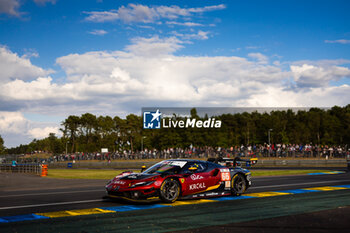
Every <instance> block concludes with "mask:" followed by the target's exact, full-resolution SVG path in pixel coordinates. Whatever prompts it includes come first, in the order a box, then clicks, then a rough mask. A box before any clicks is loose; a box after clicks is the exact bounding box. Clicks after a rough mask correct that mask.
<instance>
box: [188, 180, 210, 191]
mask: <svg viewBox="0 0 350 233" xmlns="http://www.w3.org/2000/svg"><path fill="white" fill-rule="evenodd" d="M203 188H206V186H205V183H204V182H202V183H196V184H191V185H190V190H195V189H203Z"/></svg>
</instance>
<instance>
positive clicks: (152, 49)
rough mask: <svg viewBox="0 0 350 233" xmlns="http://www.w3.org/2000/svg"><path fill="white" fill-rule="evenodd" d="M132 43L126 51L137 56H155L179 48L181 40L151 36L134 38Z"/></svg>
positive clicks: (170, 52) (172, 51)
mask: <svg viewBox="0 0 350 233" xmlns="http://www.w3.org/2000/svg"><path fill="white" fill-rule="evenodd" d="M132 42H133V44H131V45H129V46H127V47H126V49H125V50H126V51H128V52H130V53H132V54H133V55H137V56H147V57H157V56H163V55H168V54H172V53H174V52H176V51H177V50H179V49H181V48H182V47H183V46H182V45H181V44H182V42H181V41H180V40H178V39H177V38H175V37H169V38H164V39H161V38H159V37H158V36H153V37H151V38H135V39H133V40H132Z"/></svg>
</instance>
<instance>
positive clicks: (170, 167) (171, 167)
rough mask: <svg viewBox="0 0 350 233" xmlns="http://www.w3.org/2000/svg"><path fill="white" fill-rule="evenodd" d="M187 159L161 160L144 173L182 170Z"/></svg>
mask: <svg viewBox="0 0 350 233" xmlns="http://www.w3.org/2000/svg"><path fill="white" fill-rule="evenodd" d="M186 163H187V161H171V160H170V161H169V160H166V161H162V162H159V163H157V164H155V165H153V166H152V167H150V168H148V169H147V170H146V171H144V172H143V173H147V174H153V173H165V172H170V171H178V170H180V169H181V168H182V167H183V166H185V165H186Z"/></svg>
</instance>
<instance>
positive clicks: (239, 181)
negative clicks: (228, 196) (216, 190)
mask: <svg viewBox="0 0 350 233" xmlns="http://www.w3.org/2000/svg"><path fill="white" fill-rule="evenodd" d="M246 189H247V181H246V179H245V177H244V176H243V175H242V174H236V175H234V176H233V177H232V180H231V192H232V195H235V196H240V195H241V194H242V193H244V192H245V190H246Z"/></svg>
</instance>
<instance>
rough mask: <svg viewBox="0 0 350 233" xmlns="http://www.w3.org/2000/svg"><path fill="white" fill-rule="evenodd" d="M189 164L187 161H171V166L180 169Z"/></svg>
mask: <svg viewBox="0 0 350 233" xmlns="http://www.w3.org/2000/svg"><path fill="white" fill-rule="evenodd" d="M186 163H187V161H170V162H169V164H170V165H172V166H179V167H181V168H182V167H183V166H185V165H186Z"/></svg>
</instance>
